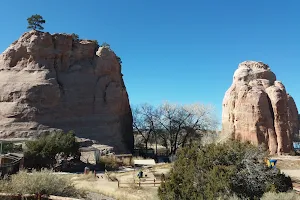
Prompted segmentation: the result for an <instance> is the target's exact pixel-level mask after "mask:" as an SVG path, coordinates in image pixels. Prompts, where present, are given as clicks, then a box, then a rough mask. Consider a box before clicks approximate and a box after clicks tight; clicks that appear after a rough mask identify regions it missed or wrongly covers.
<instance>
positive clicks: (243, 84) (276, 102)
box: [222, 61, 299, 154]
mask: <svg viewBox="0 0 300 200" xmlns="http://www.w3.org/2000/svg"><path fill="white" fill-rule="evenodd" d="M297 118H298V110H297V107H296V105H295V102H294V100H293V98H292V97H291V96H290V95H289V94H288V93H287V92H286V89H285V87H284V85H283V84H282V83H281V82H279V81H277V80H276V76H275V74H274V73H273V72H272V71H271V69H270V67H269V66H268V65H266V64H264V63H262V62H255V61H245V62H242V63H240V64H239V67H238V69H237V70H236V71H235V73H234V76H233V83H232V85H231V87H230V88H229V89H228V90H227V92H226V94H225V96H224V99H223V113H222V131H223V133H225V134H229V135H231V136H232V137H233V138H235V139H241V140H242V141H251V142H252V143H253V144H256V145H258V144H261V143H264V144H265V145H266V146H267V148H268V149H269V151H270V153H271V154H284V153H291V151H292V150H293V145H292V139H293V135H295V134H298V130H299V122H298V119H297Z"/></svg>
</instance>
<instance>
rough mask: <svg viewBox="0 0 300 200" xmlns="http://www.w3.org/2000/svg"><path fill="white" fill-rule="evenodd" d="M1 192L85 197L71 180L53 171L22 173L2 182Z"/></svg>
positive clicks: (0, 184)
mask: <svg viewBox="0 0 300 200" xmlns="http://www.w3.org/2000/svg"><path fill="white" fill-rule="evenodd" d="M0 186H1V187H0V191H1V192H9V193H13V194H38V193H40V194H47V195H57V196H64V197H84V196H85V193H84V192H83V191H80V190H77V189H76V188H75V187H74V185H73V183H72V182H71V180H70V179H69V178H66V177H63V176H61V175H56V174H54V173H53V172H52V171H51V170H41V171H40V172H37V171H33V172H32V173H27V172H25V171H20V172H19V173H18V174H14V175H12V176H11V179H10V180H2V181H1V182H0Z"/></svg>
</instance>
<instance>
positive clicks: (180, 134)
mask: <svg viewBox="0 0 300 200" xmlns="http://www.w3.org/2000/svg"><path fill="white" fill-rule="evenodd" d="M155 121H156V123H155V124H156V125H157V126H158V127H156V130H159V132H158V133H159V134H158V135H159V137H160V139H161V140H162V145H163V146H165V147H166V148H167V149H168V151H169V154H171V155H174V154H175V153H176V151H177V149H178V148H179V147H183V146H185V145H186V144H187V143H189V142H190V141H191V140H194V139H199V138H200V137H201V133H202V132H204V131H206V130H213V129H215V128H216V125H217V121H216V118H215V117H214V115H213V107H212V106H209V105H203V104H200V103H196V104H189V105H179V104H171V103H168V102H166V103H164V104H162V105H161V106H160V107H159V108H158V111H157V112H156V117H155Z"/></svg>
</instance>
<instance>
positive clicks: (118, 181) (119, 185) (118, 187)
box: [118, 180, 120, 188]
mask: <svg viewBox="0 0 300 200" xmlns="http://www.w3.org/2000/svg"><path fill="white" fill-rule="evenodd" d="M119 187H120V182H119V180H118V188H119Z"/></svg>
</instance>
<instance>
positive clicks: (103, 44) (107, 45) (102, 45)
mask: <svg viewBox="0 0 300 200" xmlns="http://www.w3.org/2000/svg"><path fill="white" fill-rule="evenodd" d="M100 47H106V48H110V45H109V44H108V43H106V42H103V43H102V44H101V45H100Z"/></svg>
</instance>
